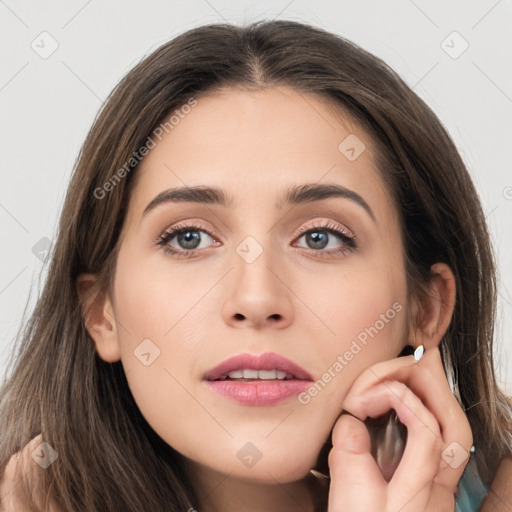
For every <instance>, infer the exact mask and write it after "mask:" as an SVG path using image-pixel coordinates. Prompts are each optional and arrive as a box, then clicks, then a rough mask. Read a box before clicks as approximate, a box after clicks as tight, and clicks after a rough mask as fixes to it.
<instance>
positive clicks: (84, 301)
mask: <svg viewBox="0 0 512 512" xmlns="http://www.w3.org/2000/svg"><path fill="white" fill-rule="evenodd" d="M76 287H77V292H78V296H79V298H80V303H81V305H82V315H83V318H84V322H85V327H86V329H87V331H88V333H89V334H90V336H91V338H92V339H93V340H94V343H95V345H96V350H97V352H98V354H99V356H100V357H101V358H102V359H103V360H104V361H106V362H108V363H113V362H115V361H119V359H121V351H120V347H119V340H118V338H117V327H116V321H115V316H114V309H113V307H112V302H111V300H110V297H109V295H108V294H107V293H105V292H100V291H99V290H98V280H97V277H96V276H95V275H93V274H80V275H79V276H78V277H77V280H76Z"/></svg>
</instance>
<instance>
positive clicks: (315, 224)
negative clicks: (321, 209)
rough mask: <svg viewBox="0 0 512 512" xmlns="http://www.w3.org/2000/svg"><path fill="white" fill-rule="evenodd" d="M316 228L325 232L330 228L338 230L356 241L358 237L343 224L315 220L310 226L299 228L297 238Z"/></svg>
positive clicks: (327, 220)
mask: <svg viewBox="0 0 512 512" xmlns="http://www.w3.org/2000/svg"><path fill="white" fill-rule="evenodd" d="M314 228H322V229H325V230H328V229H329V228H333V229H336V230H338V231H340V232H341V233H343V234H344V235H345V236H347V237H348V238H352V239H353V240H355V239H356V238H357V237H356V235H355V234H354V233H353V232H352V231H351V230H350V229H348V228H347V227H345V226H344V225H343V224H339V223H338V222H335V221H332V220H330V219H323V220H318V219H317V220H314V221H312V222H311V223H310V224H307V225H306V226H303V227H301V228H299V230H298V232H297V234H296V235H295V237H298V236H300V235H303V234H304V233H307V232H308V231H311V229H314Z"/></svg>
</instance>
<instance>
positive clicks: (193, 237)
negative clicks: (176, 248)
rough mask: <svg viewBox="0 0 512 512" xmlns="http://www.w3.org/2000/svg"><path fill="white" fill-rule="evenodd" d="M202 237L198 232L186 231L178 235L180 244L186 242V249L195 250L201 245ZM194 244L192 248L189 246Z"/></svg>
mask: <svg viewBox="0 0 512 512" xmlns="http://www.w3.org/2000/svg"><path fill="white" fill-rule="evenodd" d="M200 238H201V237H200V236H199V234H198V233H197V231H190V230H189V231H184V232H182V233H178V243H180V244H181V243H182V242H183V241H184V242H185V244H186V245H185V247H184V249H195V248H196V247H197V246H198V245H199V243H200ZM195 242H197V245H194V243H195ZM189 243H192V245H193V246H192V247H190V246H189V245H188V244H189Z"/></svg>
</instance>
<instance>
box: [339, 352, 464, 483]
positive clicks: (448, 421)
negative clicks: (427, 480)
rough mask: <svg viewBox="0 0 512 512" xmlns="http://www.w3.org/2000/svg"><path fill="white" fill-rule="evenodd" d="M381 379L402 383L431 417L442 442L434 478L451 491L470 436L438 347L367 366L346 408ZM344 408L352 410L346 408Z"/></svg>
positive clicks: (347, 399) (459, 471) (460, 472)
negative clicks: (417, 354) (437, 469)
mask: <svg viewBox="0 0 512 512" xmlns="http://www.w3.org/2000/svg"><path fill="white" fill-rule="evenodd" d="M402 360H405V361H402ZM359 379H361V380H359ZM384 379H389V380H398V381H400V382H403V383H404V384H405V385H406V386H407V387H408V388H409V389H410V390H411V391H412V392H413V393H414V394H415V395H416V396H417V397H419V398H420V399H421V400H422V401H423V403H424V404H425V405H426V407H427V408H428V409H429V410H430V411H431V412H432V414H433V415H434V416H435V418H436V420H437V422H438V424H439V426H440V429H441V435H442V438H443V441H444V446H443V449H444V451H443V458H442V460H441V462H440V469H441V471H440V472H439V475H438V476H436V480H435V481H436V483H439V484H440V485H443V486H445V487H447V488H448V489H450V490H451V491H452V492H455V490H456V489H457V484H458V482H459V480H460V478H461V476H462V473H463V471H464V468H465V467H466V464H467V461H468V459H469V452H468V450H469V448H470V447H471V445H472V444H473V435H472V432H471V426H470V424H469V421H468V419H467V417H466V415H465V414H464V411H463V410H462V408H461V407H460V405H459V403H458V402H457V399H456V398H455V397H454V395H453V393H452V391H451V388H450V385H449V383H448V380H447V378H446V374H445V372H444V368H443V363H442V360H441V354H440V352H439V349H438V348H437V347H435V348H431V349H429V350H427V351H426V352H425V354H424V355H423V357H422V358H421V360H420V361H419V362H416V361H415V360H414V358H413V356H406V357H399V358H396V359H394V360H392V361H384V362H381V363H378V364H376V365H373V366H371V367H369V368H367V370H365V372H363V373H362V374H361V376H360V377H359V378H358V382H357V385H354V386H353V387H352V388H351V389H350V391H349V393H348V394H347V397H346V399H345V400H346V404H347V407H350V403H351V402H354V401H357V400H358V398H357V397H358V396H360V394H362V393H364V392H365V390H367V389H369V388H371V387H372V386H375V385H376V384H378V383H379V382H382V381H383V380H384ZM349 394H350V395H351V396H349ZM352 394H353V395H352ZM346 410H347V411H349V412H352V413H354V411H353V410H352V409H350V408H346Z"/></svg>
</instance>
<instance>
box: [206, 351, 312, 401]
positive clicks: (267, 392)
mask: <svg viewBox="0 0 512 512" xmlns="http://www.w3.org/2000/svg"><path fill="white" fill-rule="evenodd" d="M243 368H246V369H253V370H281V371H284V372H286V373H289V374H291V375H293V376H294V378H293V379H287V380H278V379H276V380H247V381H236V380H215V379H219V378H220V377H222V376H223V375H226V374H227V373H229V372H231V371H235V370H239V369H243ZM203 379H204V381H205V383H206V384H207V385H208V387H209V388H210V389H212V390H213V391H215V392H216V393H218V394H219V395H221V396H224V397H226V398H228V399H230V400H233V401H236V402H238V403H241V404H243V405H251V406H268V405H273V404H276V403H279V402H282V401H284V400H286V399H288V398H289V397H291V396H294V395H298V394H299V393H301V392H303V391H305V390H306V389H307V388H309V387H310V385H311V382H312V381H313V377H312V376H311V375H310V374H309V373H308V372H307V371H306V370H304V368H301V367H300V366H298V365H297V364H295V363H294V362H292V361H290V360H289V359H286V358H285V357H282V356H280V355H279V354H274V353H272V352H267V353H265V354H262V355H261V356H255V355H252V354H240V355H238V356H235V357H231V358H230V359H227V360H226V361H224V362H223V363H221V364H219V365H218V366H216V367H215V368H213V369H211V370H209V371H208V372H206V373H205V375H204V376H203Z"/></svg>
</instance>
